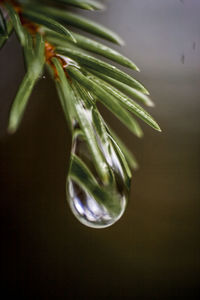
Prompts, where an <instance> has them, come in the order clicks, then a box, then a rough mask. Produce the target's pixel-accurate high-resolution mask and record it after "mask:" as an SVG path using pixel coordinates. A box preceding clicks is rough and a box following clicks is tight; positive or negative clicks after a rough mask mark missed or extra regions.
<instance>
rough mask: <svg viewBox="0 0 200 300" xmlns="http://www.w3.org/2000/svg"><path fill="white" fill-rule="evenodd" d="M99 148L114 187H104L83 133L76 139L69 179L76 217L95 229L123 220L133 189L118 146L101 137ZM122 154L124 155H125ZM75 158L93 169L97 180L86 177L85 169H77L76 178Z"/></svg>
mask: <svg viewBox="0 0 200 300" xmlns="http://www.w3.org/2000/svg"><path fill="white" fill-rule="evenodd" d="M76 130H77V129H76ZM76 130H75V131H76ZM108 136H109V135H108ZM99 146H100V148H101V150H102V153H103V155H104V156H105V158H106V161H107V164H108V165H109V168H110V172H111V182H110V185H109V186H104V185H103V184H102V182H101V180H100V179H99V176H98V174H97V172H96V169H95V167H94V164H93V160H92V159H91V155H90V152H89V150H88V147H87V143H86V142H85V140H84V138H83V137H82V136H81V135H79V134H75V135H74V138H73V143H72V158H71V167H70V170H69V176H68V180H67V193H68V201H69V204H70V207H71V210H72V212H73V214H74V216H75V217H76V218H77V219H78V220H79V221H80V222H81V223H83V224H84V225H86V226H88V227H92V228H105V227H108V226H111V225H112V224H114V223H115V222H116V221H117V220H119V219H120V217H121V216H122V215H123V213H124V211H125V208H126V205H127V199H128V192H129V187H130V176H129V175H128V174H127V172H126V169H125V167H124V164H123V162H122V160H121V157H120V155H119V154H120V153H119V151H120V149H118V148H117V147H118V146H117V145H116V144H115V143H114V141H113V140H112V139H111V138H110V139H109V144H107V145H105V144H102V143H101V139H100V138H99ZM73 155H74V156H73ZM121 155H123V154H122V153H121ZM75 157H77V160H78V159H80V161H81V162H82V163H83V164H84V166H86V167H87V168H88V169H89V173H90V175H91V176H93V179H94V180H92V179H91V182H90V177H87V176H88V174H86V173H85V174H84V172H83V170H81V167H80V168H79V169H78V168H76V171H75V172H74V173H77V178H76V177H75V176H73V175H72V172H73V168H75V167H76V166H75V164H76V163H77V162H75ZM83 169H84V168H83ZM86 177H87V178H86ZM84 180H85V181H84ZM88 186H89V189H88Z"/></svg>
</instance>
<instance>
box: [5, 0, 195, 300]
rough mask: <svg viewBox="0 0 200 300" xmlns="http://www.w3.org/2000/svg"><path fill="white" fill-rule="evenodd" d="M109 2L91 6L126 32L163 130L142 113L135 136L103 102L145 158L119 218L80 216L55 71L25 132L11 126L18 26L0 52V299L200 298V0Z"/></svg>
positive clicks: (37, 92)
mask: <svg viewBox="0 0 200 300" xmlns="http://www.w3.org/2000/svg"><path fill="white" fill-rule="evenodd" d="M102 2H104V3H106V4H107V6H108V9H107V11H105V12H101V13H87V12H83V15H86V16H90V17H91V18H92V19H94V20H96V21H98V22H101V23H102V24H104V25H107V26H109V27H110V28H111V29H113V30H115V31H116V32H118V33H119V34H120V35H121V36H122V37H123V38H124V40H125V42H126V44H127V46H126V47H124V48H123V49H121V51H122V52H123V53H124V54H125V55H127V56H129V57H130V58H131V59H133V61H134V62H135V63H136V64H137V65H138V66H139V67H140V69H141V73H140V74H134V75H135V76H136V78H137V79H139V80H141V81H142V82H143V83H144V85H145V86H146V87H147V88H148V89H149V90H150V92H151V96H152V98H153V99H154V101H155V103H156V107H155V108H154V109H150V112H151V113H152V114H153V116H155V118H156V119H157V120H158V122H159V124H160V125H161V127H162V129H163V133H161V134H160V133H157V132H154V131H153V130H151V129H150V128H148V127H147V126H145V125H143V124H142V126H143V128H144V131H145V136H144V138H143V139H142V140H138V139H137V138H135V137H133V136H132V135H131V134H130V133H129V132H128V131H127V130H126V129H125V128H124V127H123V126H122V125H121V124H119V123H118V121H117V120H116V119H115V118H114V117H113V116H112V115H111V114H110V113H108V112H107V111H106V110H103V114H104V116H105V118H107V120H109V122H110V123H111V124H112V126H113V127H114V128H115V129H116V130H117V131H118V133H119V134H120V136H121V137H123V139H124V141H125V142H126V144H127V145H128V146H129V147H130V149H131V150H132V151H133V153H134V154H135V155H136V156H137V158H138V161H139V163H140V170H139V171H137V172H135V173H134V174H133V180H132V188H131V196H130V201H129V205H128V207H127V210H126V213H125V215H124V216H123V218H122V219H121V220H120V221H119V222H118V223H117V224H115V225H114V226H113V227H110V228H107V229H104V230H94V229H90V228H87V227H85V226H83V225H81V224H80V223H79V222H78V221H77V220H76V219H75V218H74V217H73V215H72V214H71V212H70V209H69V207H68V204H67V203H66V198H65V179H66V174H67V168H68V160H69V153H70V146H71V145H70V140H71V138H70V134H69V131H68V129H67V126H66V123H65V120H64V116H63V113H62V110H61V108H60V104H59V101H58V97H57V95H56V91H55V88H54V84H53V82H52V81H51V79H50V78H49V77H48V75H46V77H45V78H42V79H41V80H40V81H39V82H38V84H37V87H36V88H35V89H34V92H33V94H32V96H31V99H30V102H29V105H28V108H27V110H26V113H25V116H24V119H23V122H22V124H21V127H20V129H19V130H18V132H17V133H16V134H15V135H13V136H8V135H7V134H6V126H7V121H8V113H9V109H10V105H11V103H12V100H13V97H14V95H15V93H16V91H17V87H18V85H19V83H20V81H21V79H22V77H23V74H24V70H23V58H22V54H21V50H20V47H19V45H18V42H17V40H16V38H15V36H12V38H11V39H10V40H9V42H8V43H7V45H6V46H5V47H4V48H3V49H2V50H1V53H0V72H1V73H0V74H1V75H0V93H1V94H0V95H1V97H0V136H1V141H0V197H1V201H0V224H1V226H0V227H1V247H0V248H1V284H2V289H1V291H3V290H4V291H6V296H3V298H2V299H10V296H21V297H24V298H26V299H56V298H57V299H159V300H160V299H183V298H185V297H187V299H199V296H200V295H199V275H200V241H199V216H200V189H199V179H200V174H199V171H200V168H199V162H200V156H199V154H200V153H199V150H200V141H199V137H200V118H199V113H200V110H199V108H200V99H199V95H200V92H199V90H200V18H199V13H200V1H199V0H182V1H179V0H138V1H136V0H124V1H120V0H110V1H102ZM114 47H115V48H116V49H119V47H118V46H114ZM130 74H133V73H131V72H130ZM2 293H3V292H2Z"/></svg>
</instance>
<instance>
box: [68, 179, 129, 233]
mask: <svg viewBox="0 0 200 300" xmlns="http://www.w3.org/2000/svg"><path fill="white" fill-rule="evenodd" d="M67 184H68V193H69V201H70V202H69V203H70V207H71V210H72V212H73V214H74V215H75V217H76V218H77V219H78V220H79V221H80V222H81V223H83V224H84V225H86V226H89V227H92V228H105V227H108V226H110V225H112V224H114V223H115V222H116V221H117V220H119V219H120V217H121V216H122V214H123V213H124V210H125V208H126V202H127V201H126V198H125V196H124V197H121V199H120V202H119V200H118V203H116V205H117V206H118V205H120V207H119V209H118V213H115V210H112V209H108V208H107V207H106V206H105V205H103V203H100V202H98V201H97V200H96V199H94V197H92V196H91V195H90V194H89V193H87V192H86V191H84V190H83V189H81V187H80V186H79V185H78V184H76V183H75V182H74V181H72V180H68V183H67Z"/></svg>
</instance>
